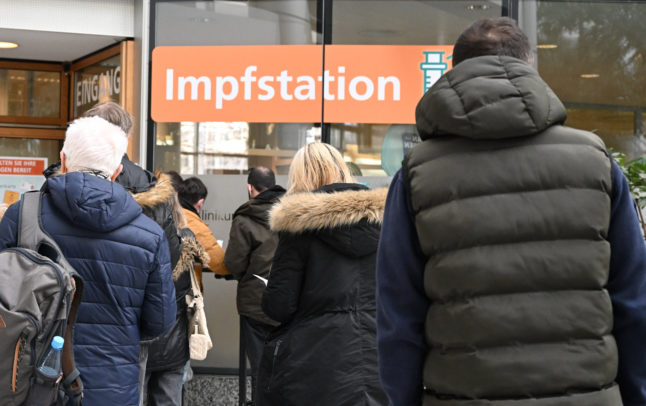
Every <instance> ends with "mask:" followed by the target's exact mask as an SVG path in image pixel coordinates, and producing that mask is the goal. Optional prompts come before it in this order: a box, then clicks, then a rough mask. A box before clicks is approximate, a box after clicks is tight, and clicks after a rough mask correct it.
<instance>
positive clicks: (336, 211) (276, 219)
mask: <svg viewBox="0 0 646 406" xmlns="http://www.w3.org/2000/svg"><path fill="white" fill-rule="evenodd" d="M387 194H388V189H386V188H382V189H376V190H366V191H345V192H337V193H297V194H293V195H289V196H285V197H284V198H283V199H281V201H280V202H279V203H278V204H276V205H275V206H274V207H273V208H272V209H271V211H270V213H269V225H270V226H271V229H272V230H274V231H288V232H291V233H299V232H303V231H313V230H320V229H324V228H336V227H341V226H348V225H352V224H356V223H358V222H359V221H361V220H362V219H364V218H365V219H368V221H370V222H371V223H381V220H382V219H383V216H384V207H385V205H386V195H387Z"/></svg>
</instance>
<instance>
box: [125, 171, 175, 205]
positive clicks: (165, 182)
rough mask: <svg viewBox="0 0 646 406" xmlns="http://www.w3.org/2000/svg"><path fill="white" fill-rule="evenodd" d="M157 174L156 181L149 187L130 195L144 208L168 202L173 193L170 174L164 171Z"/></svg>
mask: <svg viewBox="0 0 646 406" xmlns="http://www.w3.org/2000/svg"><path fill="white" fill-rule="evenodd" d="M156 176H157V183H155V186H153V187H152V188H151V189H149V190H146V191H145V192H141V193H137V194H133V195H132V197H133V198H134V199H135V201H136V202H137V203H138V204H139V206H141V207H144V208H155V207H157V206H159V205H160V204H163V203H166V202H168V200H170V198H171V197H172V196H173V193H175V189H174V188H173V184H172V183H171V181H170V176H168V175H166V174H165V173H159V174H158V175H156Z"/></svg>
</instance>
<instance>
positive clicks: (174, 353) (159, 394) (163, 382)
mask: <svg viewBox="0 0 646 406" xmlns="http://www.w3.org/2000/svg"><path fill="white" fill-rule="evenodd" d="M176 216H177V217H176V219H177V226H178V228H179V229H180V236H181V241H182V254H181V255H180V258H179V261H178V262H177V265H176V266H175V269H173V282H174V283H175V301H176V303H177V314H176V316H175V324H173V327H172V328H171V329H170V330H168V332H166V333H165V334H163V335H161V336H159V337H157V338H156V339H154V340H152V341H148V342H147V343H146V344H147V345H148V361H147V363H146V376H145V382H144V390H143V393H142V399H146V404H147V405H150V406H154V405H181V404H182V387H183V384H184V374H185V372H186V369H187V368H188V367H189V366H188V364H187V363H188V360H189V347H188V313H187V307H188V305H187V303H186V296H187V295H188V294H189V292H190V290H191V274H190V273H191V272H194V271H195V265H196V264H197V263H199V264H202V265H206V264H208V263H209V256H208V254H207V253H206V252H205V251H204V248H203V247H202V246H201V245H200V244H199V243H198V242H197V240H196V239H195V235H194V234H193V233H192V232H191V230H189V229H188V228H183V225H185V223H186V220H185V219H184V217H183V213H182V210H181V207H180V206H179V203H178V204H177V212H176Z"/></svg>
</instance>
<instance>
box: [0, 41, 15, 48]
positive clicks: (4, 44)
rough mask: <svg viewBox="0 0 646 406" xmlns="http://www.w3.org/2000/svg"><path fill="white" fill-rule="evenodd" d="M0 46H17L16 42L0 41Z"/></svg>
mask: <svg viewBox="0 0 646 406" xmlns="http://www.w3.org/2000/svg"><path fill="white" fill-rule="evenodd" d="M0 48H5V49H10V48H18V44H16V43H15V42H5V41H0Z"/></svg>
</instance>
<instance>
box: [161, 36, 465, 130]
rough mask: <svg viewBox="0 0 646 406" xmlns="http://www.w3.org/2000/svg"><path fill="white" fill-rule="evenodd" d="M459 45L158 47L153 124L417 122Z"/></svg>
mask: <svg viewBox="0 0 646 406" xmlns="http://www.w3.org/2000/svg"><path fill="white" fill-rule="evenodd" d="M452 53H453V47H452V46H420V45H327V46H326V47H325V60H326V62H325V73H324V74H322V72H321V70H322V66H321V65H322V62H321V61H322V55H321V46H320V45H269V46H195V47H191V46H189V47H157V48H155V49H154V50H153V57H152V85H151V86H152V87H151V92H152V100H151V109H152V117H153V120H155V121H157V122H179V121H197V122H200V121H247V122H318V121H320V120H321V100H322V98H324V100H325V108H324V114H325V117H324V121H326V122H331V123H344V122H353V123H414V122H415V106H416V105H417V102H418V101H419V99H420V97H421V96H422V95H423V93H424V91H425V90H427V89H428V88H429V87H430V86H431V85H432V84H433V83H435V81H436V80H437V79H439V77H440V76H441V75H442V74H443V73H444V72H446V71H447V70H449V69H450V68H451V56H452Z"/></svg>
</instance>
